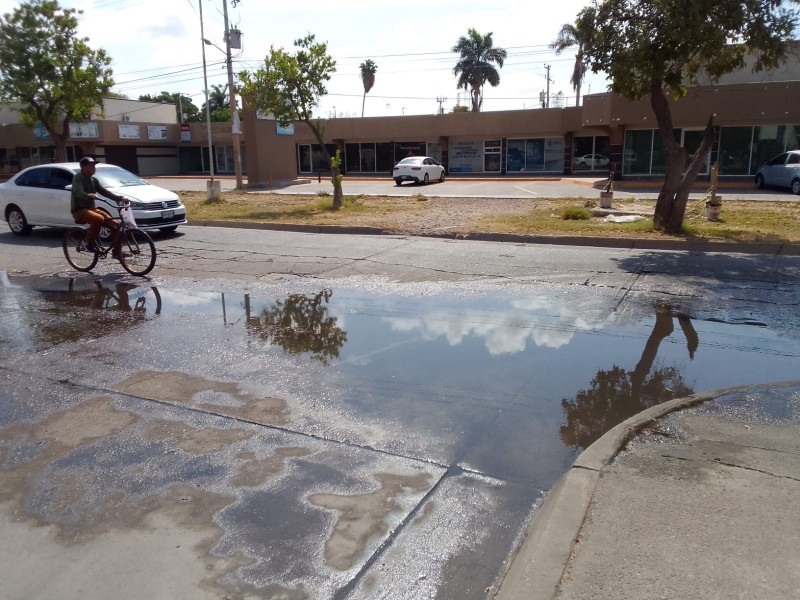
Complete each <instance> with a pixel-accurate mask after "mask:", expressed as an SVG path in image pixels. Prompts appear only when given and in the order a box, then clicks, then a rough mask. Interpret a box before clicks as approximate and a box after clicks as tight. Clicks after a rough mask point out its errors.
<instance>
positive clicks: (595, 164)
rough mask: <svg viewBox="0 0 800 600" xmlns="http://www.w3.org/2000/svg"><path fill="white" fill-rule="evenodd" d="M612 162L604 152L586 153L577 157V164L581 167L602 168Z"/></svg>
mask: <svg viewBox="0 0 800 600" xmlns="http://www.w3.org/2000/svg"><path fill="white" fill-rule="evenodd" d="M610 162H611V159H609V158H608V157H607V156H603V155H602V154H586V155H584V156H576V157H575V166H576V167H577V168H579V169H602V168H605V167H607V166H608V163H610Z"/></svg>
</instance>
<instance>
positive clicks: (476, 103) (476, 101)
mask: <svg viewBox="0 0 800 600" xmlns="http://www.w3.org/2000/svg"><path fill="white" fill-rule="evenodd" d="M471 96H472V112H480V111H481V88H475V87H474V88H472V93H471Z"/></svg>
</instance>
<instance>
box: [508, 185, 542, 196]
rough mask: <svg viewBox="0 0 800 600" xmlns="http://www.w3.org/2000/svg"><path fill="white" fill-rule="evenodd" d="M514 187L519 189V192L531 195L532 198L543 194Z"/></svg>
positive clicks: (519, 186)
mask: <svg viewBox="0 0 800 600" xmlns="http://www.w3.org/2000/svg"><path fill="white" fill-rule="evenodd" d="M514 187H515V188H516V189H518V190H522V191H523V192H525V193H526V194H530V195H531V196H541V194H540V193H539V192H534V191H533V190H529V189H528V188H524V187H522V186H521V185H515V186H514Z"/></svg>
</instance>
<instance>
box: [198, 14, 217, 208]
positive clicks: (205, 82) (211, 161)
mask: <svg viewBox="0 0 800 600" xmlns="http://www.w3.org/2000/svg"><path fill="white" fill-rule="evenodd" d="M197 4H198V5H199V7H200V39H201V41H202V48H203V85H204V86H205V95H206V133H207V134H208V172H209V174H210V175H211V181H209V182H207V183H208V199H209V200H217V199H218V194H217V193H216V187H215V186H214V147H213V146H212V143H211V142H212V140H211V108H210V107H209V105H208V73H207V70H206V36H205V32H204V29H203V0H199V2H198V3H197Z"/></svg>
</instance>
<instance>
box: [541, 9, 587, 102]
mask: <svg viewBox="0 0 800 600" xmlns="http://www.w3.org/2000/svg"><path fill="white" fill-rule="evenodd" d="M580 35H581V34H580V32H579V31H578V30H577V29H576V28H575V25H572V24H571V23H565V24H564V25H562V26H561V30H560V31H559V32H558V37H556V39H555V41H554V42H553V43H552V44H550V48H551V49H553V50H555V51H556V55H559V54H561V53H562V52H563V51H564V50H566V49H567V48H572V47H574V46H577V47H578V50H577V52H576V53H575V65H574V66H573V67H572V76H571V77H570V78H569V82H570V83H571V84H572V89H573V90H575V106H580V103H581V86H582V85H583V79H584V77H586V69H587V67H586V61H585V59H584V57H583V41H582V40H581V37H580Z"/></svg>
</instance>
